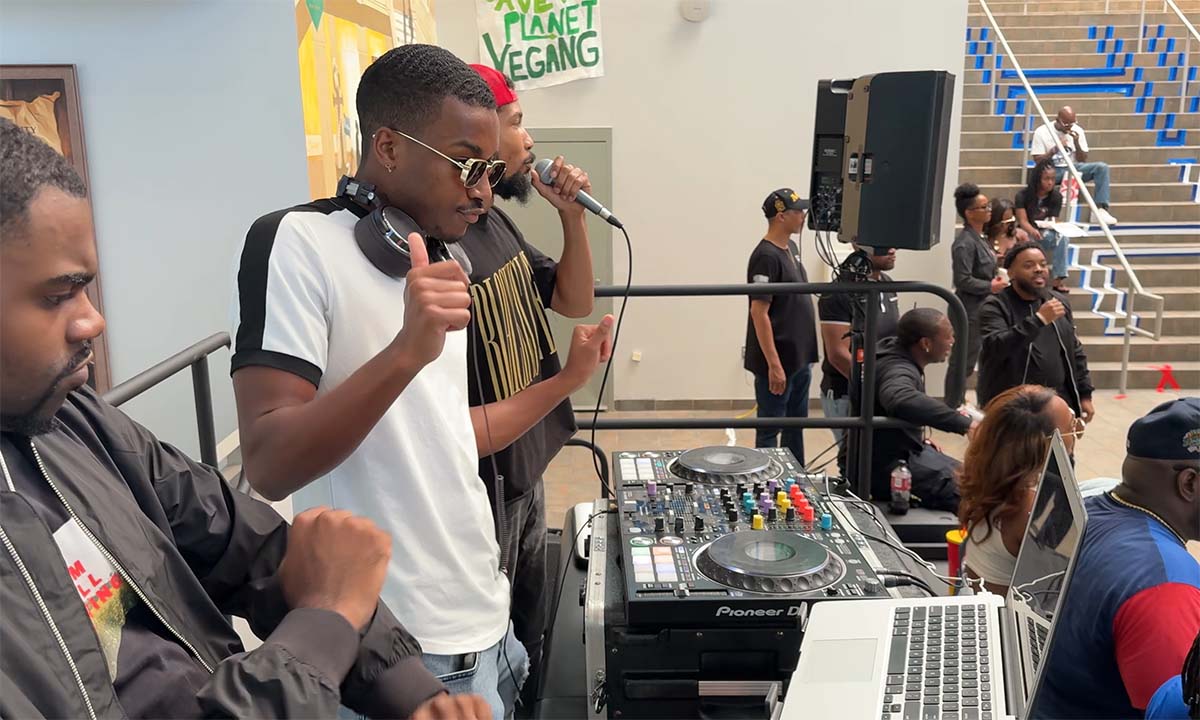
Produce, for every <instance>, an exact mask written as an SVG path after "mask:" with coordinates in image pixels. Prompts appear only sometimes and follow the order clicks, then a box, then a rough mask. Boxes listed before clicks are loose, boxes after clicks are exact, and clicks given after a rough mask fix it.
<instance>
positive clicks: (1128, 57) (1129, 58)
mask: <svg viewBox="0 0 1200 720" xmlns="http://www.w3.org/2000/svg"><path fill="white" fill-rule="evenodd" d="M1132 64H1133V53H1131V52H1130V53H1125V67H1129V66H1130V65H1132Z"/></svg>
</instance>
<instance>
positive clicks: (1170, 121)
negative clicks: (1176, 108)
mask: <svg viewBox="0 0 1200 720" xmlns="http://www.w3.org/2000/svg"><path fill="white" fill-rule="evenodd" d="M1163 128H1164V129H1166V130H1173V129H1174V128H1175V113H1167V115H1166V120H1164V121H1163Z"/></svg>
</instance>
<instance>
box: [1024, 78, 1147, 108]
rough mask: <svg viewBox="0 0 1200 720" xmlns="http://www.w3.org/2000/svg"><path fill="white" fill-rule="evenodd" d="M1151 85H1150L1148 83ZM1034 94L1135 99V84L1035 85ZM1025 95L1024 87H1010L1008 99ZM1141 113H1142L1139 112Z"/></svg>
mask: <svg viewBox="0 0 1200 720" xmlns="http://www.w3.org/2000/svg"><path fill="white" fill-rule="evenodd" d="M1146 84H1147V85H1150V83H1146ZM1033 89H1034V92H1036V93H1037V94H1038V95H1073V94H1076V93H1083V94H1089V95H1090V94H1092V93H1096V94H1106V95H1121V96H1124V97H1133V96H1134V94H1133V91H1134V84H1133V83H1068V84H1063V85H1034V86H1033ZM1024 94H1025V86H1024V85H1009V86H1008V97H1009V98H1016V97H1019V96H1022V95H1024ZM1161 99H1162V98H1159V100H1161ZM1139 112H1140V111H1139Z"/></svg>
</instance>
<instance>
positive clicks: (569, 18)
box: [562, 5, 579, 35]
mask: <svg viewBox="0 0 1200 720" xmlns="http://www.w3.org/2000/svg"><path fill="white" fill-rule="evenodd" d="M562 14H563V19H564V22H565V24H566V26H567V35H574V34H575V33H577V32H579V6H578V5H571V6H569V7H565V8H563V11H562Z"/></svg>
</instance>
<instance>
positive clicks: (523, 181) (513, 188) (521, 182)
mask: <svg viewBox="0 0 1200 720" xmlns="http://www.w3.org/2000/svg"><path fill="white" fill-rule="evenodd" d="M492 192H493V193H494V194H495V195H496V196H497V197H500V198H503V199H505V200H516V201H517V202H519V203H521V204H522V205H524V204H526V203H528V202H529V197H530V195H532V193H533V180H531V179H530V178H529V173H523V172H522V173H517V174H516V175H513V176H512V177H506V178H504V179H503V180H501V181H500V182H498V183H496V187H494V188H492Z"/></svg>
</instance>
